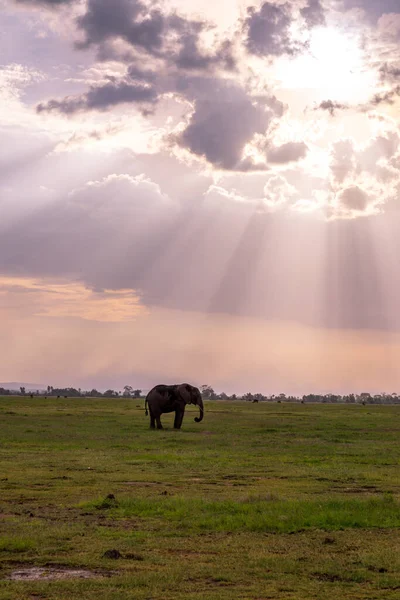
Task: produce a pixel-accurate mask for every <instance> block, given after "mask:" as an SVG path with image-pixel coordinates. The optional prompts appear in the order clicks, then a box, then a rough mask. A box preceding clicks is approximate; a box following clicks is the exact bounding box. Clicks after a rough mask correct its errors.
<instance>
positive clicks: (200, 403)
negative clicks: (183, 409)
mask: <svg viewBox="0 0 400 600" xmlns="http://www.w3.org/2000/svg"><path fill="white" fill-rule="evenodd" d="M197 404H198V407H199V409H200V416H199V417H195V418H194V420H195V421H196V423H200V422H201V421H202V420H203V417H204V407H203V400H199V401H198V403H197Z"/></svg>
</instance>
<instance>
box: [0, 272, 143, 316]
mask: <svg viewBox="0 0 400 600" xmlns="http://www.w3.org/2000/svg"><path fill="white" fill-rule="evenodd" d="M0 311H2V312H3V314H6V315H7V312H8V313H9V316H15V315H17V316H18V315H19V316H21V317H27V316H30V315H31V316H43V317H75V318H80V319H86V320H89V321H101V322H111V323H113V322H116V323H119V322H124V321H131V320H132V319H135V318H136V317H137V316H140V315H144V314H146V312H147V311H146V309H145V307H143V306H142V305H141V303H140V297H139V296H138V294H136V293H135V292H134V291H133V290H116V291H111V290H102V291H96V290H90V289H88V288H86V287H85V286H84V285H82V284H80V283H74V282H70V281H69V282H57V281H51V280H37V279H27V278H18V277H12V278H11V277H0Z"/></svg>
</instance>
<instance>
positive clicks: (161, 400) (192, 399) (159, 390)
mask: <svg viewBox="0 0 400 600" xmlns="http://www.w3.org/2000/svg"><path fill="white" fill-rule="evenodd" d="M186 404H195V405H197V406H198V407H199V409H200V416H199V417H195V419H194V420H195V421H196V423H200V421H202V420H203V416H204V407H203V399H202V397H201V393H200V390H199V389H198V388H197V387H194V386H193V385H190V384H189V383H181V384H177V385H164V384H159V385H156V386H155V387H153V389H151V390H150V391H149V393H148V394H147V396H146V400H145V403H144V408H145V411H146V415H148V414H149V413H148V411H147V405H148V406H149V411H150V428H151V429H155V423H157V429H162V428H163V426H162V425H161V420H160V416H161V415H162V414H163V413H170V412H175V419H174V429H180V428H181V425H182V421H183V415H184V414H185V407H186Z"/></svg>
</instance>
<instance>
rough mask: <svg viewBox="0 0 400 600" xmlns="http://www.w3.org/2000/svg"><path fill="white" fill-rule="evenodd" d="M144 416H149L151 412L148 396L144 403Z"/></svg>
mask: <svg viewBox="0 0 400 600" xmlns="http://www.w3.org/2000/svg"><path fill="white" fill-rule="evenodd" d="M144 414H145V415H146V417H147V415H148V414H149V411H148V410H147V396H146V400H145V401H144Z"/></svg>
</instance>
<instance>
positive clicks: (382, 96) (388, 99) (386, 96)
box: [365, 85, 400, 109]
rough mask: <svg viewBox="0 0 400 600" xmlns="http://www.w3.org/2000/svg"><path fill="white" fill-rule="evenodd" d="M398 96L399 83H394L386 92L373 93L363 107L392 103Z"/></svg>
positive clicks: (399, 93)
mask: <svg viewBox="0 0 400 600" xmlns="http://www.w3.org/2000/svg"><path fill="white" fill-rule="evenodd" d="M398 96H400V85H396V86H395V87H394V88H392V89H391V90H388V91H386V92H381V93H379V94H374V96H372V98H371V100H370V101H369V102H368V104H367V105H366V106H365V108H366V109H368V108H371V107H374V106H379V105H380V104H394V103H395V101H396V98H398Z"/></svg>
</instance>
